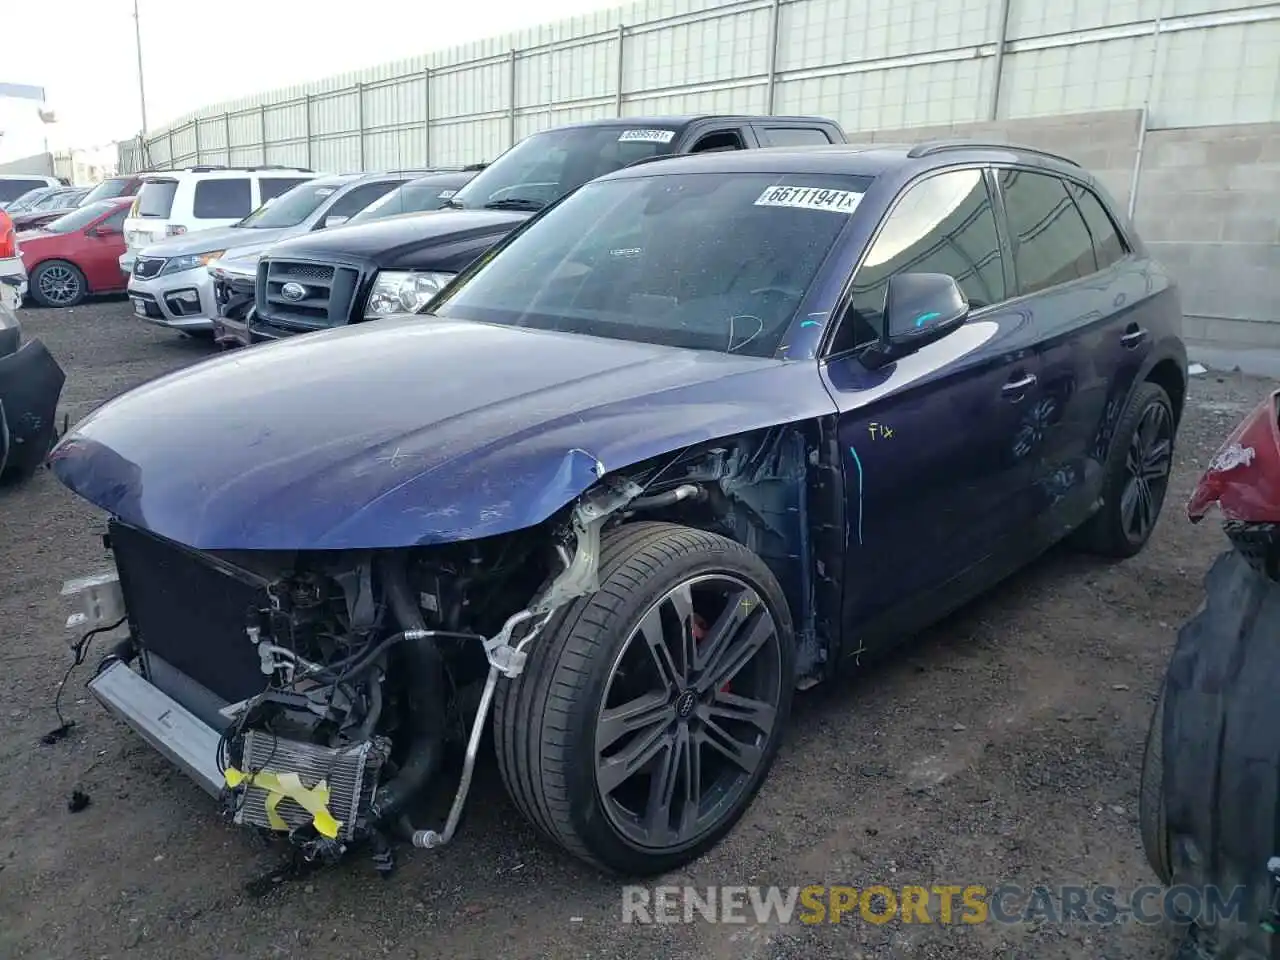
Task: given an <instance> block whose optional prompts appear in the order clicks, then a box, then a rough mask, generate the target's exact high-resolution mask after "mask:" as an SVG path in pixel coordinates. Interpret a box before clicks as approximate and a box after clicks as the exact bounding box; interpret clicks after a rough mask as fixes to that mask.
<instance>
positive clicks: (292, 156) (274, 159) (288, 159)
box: [267, 140, 314, 169]
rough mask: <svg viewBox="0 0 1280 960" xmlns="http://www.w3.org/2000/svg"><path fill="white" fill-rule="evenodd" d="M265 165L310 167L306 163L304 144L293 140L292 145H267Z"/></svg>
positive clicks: (305, 146)
mask: <svg viewBox="0 0 1280 960" xmlns="http://www.w3.org/2000/svg"><path fill="white" fill-rule="evenodd" d="M267 163H269V164H276V165H278V166H282V167H306V166H310V165H309V164H308V163H307V144H306V142H305V141H302V140H295V141H293V142H292V143H268V144H267ZM312 169H314V167H313V168H312Z"/></svg>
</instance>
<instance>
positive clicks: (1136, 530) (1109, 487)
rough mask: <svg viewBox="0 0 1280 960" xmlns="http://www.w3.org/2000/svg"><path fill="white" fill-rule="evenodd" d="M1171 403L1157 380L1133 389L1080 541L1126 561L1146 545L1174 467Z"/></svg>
mask: <svg viewBox="0 0 1280 960" xmlns="http://www.w3.org/2000/svg"><path fill="white" fill-rule="evenodd" d="M1175 434H1176V428H1175V425H1174V417H1173V404H1172V403H1170V401H1169V395H1168V394H1167V393H1165V392H1164V389H1163V388H1162V387H1160V386H1159V384H1155V383H1151V382H1149V381H1148V382H1144V383H1141V384H1139V385H1138V388H1137V390H1135V391H1134V394H1133V397H1132V399H1130V401H1129V405H1128V406H1127V407H1126V408H1125V411H1124V414H1123V415H1122V416H1121V417H1120V420H1119V422H1118V423H1117V424H1116V428H1115V433H1114V434H1113V439H1112V442H1111V452H1110V454H1109V455H1108V457H1107V463H1106V465H1105V475H1104V477H1103V481H1102V507H1101V509H1099V510H1098V512H1097V513H1095V514H1094V515H1093V516H1092V517H1090V518H1089V520H1088V521H1086V522H1085V524H1084V526H1082V527H1081V528H1080V529H1079V530H1078V531H1077V532H1076V535H1075V536H1074V538H1073V539H1074V542H1075V543H1076V545H1077V546H1079V547H1081V548H1082V549H1084V550H1087V551H1089V552H1091V553H1095V554H1098V555H1099V556H1103V557H1111V558H1114V559H1117V560H1123V559H1126V558H1128V557H1132V556H1136V555H1137V554H1138V553H1140V552H1141V551H1142V548H1143V547H1145V546H1146V545H1147V541H1148V540H1149V539H1150V538H1151V531H1152V530H1154V529H1155V526H1156V521H1157V520H1159V519H1160V510H1161V508H1162V507H1163V506H1164V500H1165V495H1166V494H1167V493H1168V491H1169V477H1170V475H1171V473H1172V471H1173V450H1174V440H1175Z"/></svg>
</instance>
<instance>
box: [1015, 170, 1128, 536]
mask: <svg viewBox="0 0 1280 960" xmlns="http://www.w3.org/2000/svg"><path fill="white" fill-rule="evenodd" d="M997 178H998V181H999V184H1000V193H1001V197H1002V202H1003V207H1004V211H1005V217H1006V220H1007V222H1008V226H1009V233H1010V237H1011V241H1012V245H1013V263H1014V269H1015V274H1016V278H1017V291H1018V296H1019V300H1018V301H1017V302H1018V303H1019V304H1020V305H1021V307H1022V309H1024V310H1025V312H1026V315H1027V317H1028V321H1029V323H1030V325H1031V328H1032V329H1033V330H1034V332H1035V336H1036V339H1037V341H1038V342H1037V346H1036V351H1037V354H1038V355H1039V357H1040V361H1041V365H1042V367H1043V371H1044V373H1043V383H1042V387H1043V395H1042V396H1041V398H1040V400H1039V402H1038V404H1037V405H1036V407H1035V408H1034V409H1033V411H1032V412H1033V417H1032V421H1031V430H1030V432H1029V434H1028V442H1029V443H1031V444H1033V447H1034V449H1033V451H1032V453H1031V454H1030V457H1029V459H1030V462H1031V466H1032V471H1033V483H1034V487H1035V490H1036V493H1037V497H1038V501H1039V505H1038V508H1037V510H1036V516H1037V520H1038V524H1037V527H1036V531H1037V536H1038V537H1039V539H1040V540H1041V542H1042V543H1045V544H1047V543H1049V542H1052V541H1053V540H1056V539H1058V537H1060V536H1061V535H1062V534H1063V533H1065V532H1066V531H1067V530H1068V529H1070V528H1071V527H1073V526H1075V525H1076V524H1078V523H1079V522H1080V521H1081V520H1082V519H1084V517H1085V516H1087V515H1088V513H1089V511H1090V509H1091V506H1092V504H1093V502H1094V501H1095V499H1096V498H1097V497H1098V496H1099V495H1100V493H1101V487H1102V471H1103V463H1104V461H1105V458H1106V450H1105V444H1104V443H1103V442H1102V439H1103V436H1104V429H1105V425H1106V422H1107V420H1108V418H1110V419H1112V420H1114V418H1115V416H1118V413H1119V410H1118V408H1115V407H1116V404H1114V403H1110V401H1111V400H1112V398H1113V397H1114V396H1115V395H1116V393H1115V390H1114V387H1115V385H1116V384H1117V383H1119V382H1120V381H1125V382H1126V384H1127V383H1131V382H1132V380H1133V377H1134V375H1135V374H1136V372H1137V368H1138V366H1139V365H1140V364H1141V361H1142V359H1143V357H1144V356H1145V352H1146V350H1147V349H1149V347H1150V344H1149V342H1148V343H1147V344H1146V345H1145V346H1144V345H1143V342H1142V341H1143V336H1142V335H1141V333H1139V334H1138V335H1137V336H1127V333H1129V332H1132V331H1141V330H1142V323H1141V319H1140V312H1141V309H1140V308H1141V305H1142V303H1143V298H1142V292H1141V291H1140V290H1136V289H1134V278H1133V276H1132V275H1131V274H1130V273H1129V272H1128V271H1127V270H1126V269H1125V267H1124V266H1123V264H1122V261H1123V260H1124V259H1125V257H1126V256H1127V251H1125V250H1124V249H1123V246H1122V241H1120V240H1119V236H1118V234H1116V233H1115V228H1114V225H1113V224H1111V222H1110V220H1109V218H1108V217H1107V215H1106V213H1105V212H1104V211H1102V210H1101V209H1097V210H1095V209H1094V208H1092V207H1090V206H1089V202H1090V201H1092V203H1094V204H1096V203H1097V200H1096V197H1094V196H1093V195H1092V193H1090V192H1088V191H1086V190H1084V188H1083V187H1082V185H1080V184H1076V183H1074V182H1071V181H1068V180H1066V179H1064V178H1061V177H1059V176H1057V175H1055V174H1053V173H1051V172H1049V171H1045V170H1032V169H1025V168H1015V167H1008V168H1003V169H1000V170H999V171H998V174H997ZM1082 204H1083V206H1082ZM1084 209H1089V211H1090V213H1089V218H1086V216H1085V215H1084V213H1083V210H1084ZM1089 219H1092V220H1093V221H1094V222H1093V226H1092V227H1091V226H1090V224H1089ZM1108 227H1109V228H1110V229H1108ZM1095 233H1096V234H1097V239H1096V240H1095V239H1094V234H1095ZM1118 244H1120V245H1119V246H1118ZM1125 389H1126V390H1127V386H1126V387H1125ZM1119 396H1120V397H1121V398H1123V396H1124V392H1121V393H1120V394H1119ZM1109 404H1110V405H1111V406H1112V407H1113V408H1115V409H1111V410H1110V411H1109V410H1108V407H1109Z"/></svg>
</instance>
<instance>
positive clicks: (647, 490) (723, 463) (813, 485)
mask: <svg viewBox="0 0 1280 960" xmlns="http://www.w3.org/2000/svg"><path fill="white" fill-rule="evenodd" d="M836 449H837V447H836V444H835V435H834V424H830V425H828V424H826V423H823V422H821V421H806V422H802V423H793V424H787V425H782V426H776V427H769V428H765V429H762V430H756V431H750V432H746V433H741V434H736V435H733V436H728V437H720V438H717V439H714V440H708V441H705V442H703V443H700V444H697V445H695V446H691V447H687V448H685V449H683V450H681V451H679V452H678V453H675V454H668V455H666V456H663V457H657V458H654V459H652V460H649V461H645V462H643V463H639V464H635V465H633V466H631V467H628V468H626V469H624V470H619V471H617V473H618V474H619V475H622V476H625V477H627V478H628V479H631V480H633V481H634V482H636V483H638V484H639V485H640V486H641V487H643V488H644V494H643V495H642V496H640V497H637V498H636V500H635V501H634V502H633V503H632V504H630V505H628V506H627V507H625V508H623V510H622V511H620V522H621V523H629V522H634V521H639V520H662V521H666V522H669V523H676V524H680V525H682V526H687V527H692V528H695V529H699V530H705V531H707V532H708V533H716V534H719V535H721V536H724V537H727V538H729V539H731V540H734V541H735V542H737V543H740V544H742V546H744V547H746V548H747V549H749V550H751V551H752V552H753V553H755V554H756V555H757V556H759V557H760V558H761V559H762V560H763V561H764V562H765V564H767V565H768V567H769V568H770V570H771V571H772V572H773V574H774V576H775V577H777V579H778V582H779V584H781V586H782V590H783V594H784V595H785V597H786V599H787V603H788V606H789V608H790V609H789V612H790V614H791V620H792V623H793V624H794V627H795V632H796V646H797V650H796V653H797V663H796V667H797V683H798V685H799V686H801V687H808V686H812V685H813V684H814V683H817V682H819V681H820V680H822V679H824V678H825V677H826V676H827V675H828V672H829V669H831V668H833V667H834V664H836V663H837V662H838V661H839V650H838V645H839V643H840V639H841V638H840V631H839V625H840V615H839V611H840V608H841V601H842V597H841V594H840V591H841V583H842V579H843V578H842V577H841V573H842V569H841V567H842V560H841V558H842V556H843V549H844V548H843V537H842V535H841V531H843V529H844V519H843V489H844V487H843V479H842V476H841V473H840V467H839V463H840V459H839V457H838V456H837V455H835V451H836ZM682 487H683V488H689V487H694V488H696V489H697V490H698V493H697V495H695V496H685V497H682V498H679V499H674V500H672V501H671V502H663V501H662V495H663V494H664V493H665V494H668V495H669V496H676V494H675V491H678V490H680V488H682ZM685 492H688V491H687V489H686V491H685ZM637 505H639V506H637ZM833 567H834V569H833Z"/></svg>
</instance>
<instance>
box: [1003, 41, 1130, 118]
mask: <svg viewBox="0 0 1280 960" xmlns="http://www.w3.org/2000/svg"><path fill="white" fill-rule="evenodd" d="M1154 49H1155V44H1154V38H1153V37H1135V38H1133V39H1125V40H1111V41H1107V42H1104V43H1086V44H1080V45H1078V46H1071V47H1050V48H1049V49H1047V50H1030V51H1027V52H1026V53H1010V54H1008V55H1007V56H1006V57H1005V61H1004V80H1003V82H1002V83H1001V85H1000V86H1001V97H1002V102H1003V109H1002V114H1003V115H1004V116H1008V117H1033V116H1043V115H1045V114H1051V113H1086V112H1090V111H1096V110H1120V109H1123V108H1125V107H1127V106H1130V105H1132V104H1134V103H1142V101H1143V100H1144V99H1145V98H1146V93H1147V89H1148V87H1149V86H1150V76H1151V68H1152V53H1153V51H1154Z"/></svg>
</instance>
